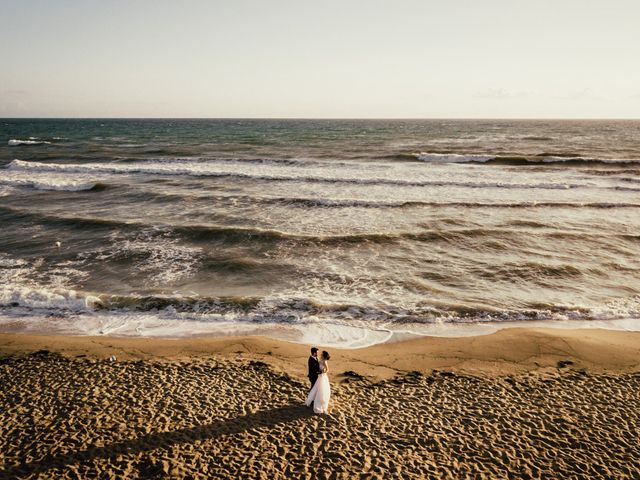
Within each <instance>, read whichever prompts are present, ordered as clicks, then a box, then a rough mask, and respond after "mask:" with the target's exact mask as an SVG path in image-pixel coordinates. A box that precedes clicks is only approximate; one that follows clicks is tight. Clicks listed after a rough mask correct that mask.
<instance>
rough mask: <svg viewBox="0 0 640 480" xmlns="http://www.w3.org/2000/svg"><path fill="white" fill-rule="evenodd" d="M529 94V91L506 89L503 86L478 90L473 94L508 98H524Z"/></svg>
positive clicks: (479, 96)
mask: <svg viewBox="0 0 640 480" xmlns="http://www.w3.org/2000/svg"><path fill="white" fill-rule="evenodd" d="M529 95H530V92H525V91H516V90H507V89H504V88H488V89H486V90H480V91H478V92H476V93H475V94H474V95H473V96H474V97H476V98H488V99H508V98H525V97H528V96H529Z"/></svg>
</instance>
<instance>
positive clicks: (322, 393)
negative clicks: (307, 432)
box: [304, 351, 331, 413]
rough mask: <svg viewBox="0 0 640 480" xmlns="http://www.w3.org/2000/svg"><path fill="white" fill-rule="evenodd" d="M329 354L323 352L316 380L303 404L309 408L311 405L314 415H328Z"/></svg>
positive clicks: (329, 392) (329, 389)
mask: <svg viewBox="0 0 640 480" xmlns="http://www.w3.org/2000/svg"><path fill="white" fill-rule="evenodd" d="M329 358H331V357H330V356H329V352H327V351H323V352H322V358H321V359H320V361H319V362H318V363H319V364H320V374H319V375H318V380H316V383H314V384H313V388H311V391H310V392H309V396H308V397H307V401H306V402H304V404H305V405H306V406H307V407H309V406H311V405H312V404H313V411H314V413H329V400H330V398H331V385H329V375H327V372H328V371H329Z"/></svg>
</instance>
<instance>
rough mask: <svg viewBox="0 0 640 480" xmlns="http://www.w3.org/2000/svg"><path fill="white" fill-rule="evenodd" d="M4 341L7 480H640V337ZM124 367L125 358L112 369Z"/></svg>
mask: <svg viewBox="0 0 640 480" xmlns="http://www.w3.org/2000/svg"><path fill="white" fill-rule="evenodd" d="M307 352H308V347H307V346H305V345H299V344H293V343H287V342H283V341H277V340H271V339H267V338H262V337H233V338H210V337H206V338H194V339H189V340H158V339H140V338H137V339H131V338H115V337H60V336H31V335H20V334H0V354H1V357H2V359H1V360H0V379H1V380H0V381H1V384H2V386H3V388H2V390H1V392H0V405H1V411H0V461H1V462H2V465H1V467H0V478H7V479H9V478H240V477H244V478H492V479H493V478H584V479H587V478H589V479H591V478H630V479H631V478H638V476H639V475H640V446H639V445H640V433H639V429H638V426H639V425H640V414H639V411H638V408H637V407H638V404H639V403H638V402H639V397H638V395H639V394H638V392H639V391H640V333H634V332H616V331H605V330H551V329H509V330H502V331H500V332H497V333H495V334H492V335H487V336H479V337H467V338H435V337H427V338H420V339H416V340H410V341H404V342H398V343H388V344H383V345H378V346H374V347H369V348H366V349H358V350H337V349H332V362H331V369H332V370H331V373H330V374H331V382H332V388H333V396H332V411H331V414H330V415H323V416H318V415H314V414H313V413H312V412H311V411H310V410H309V409H307V408H306V407H304V406H303V405H302V403H303V401H304V398H305V395H306V393H307V390H308V383H307V380H306V378H305V361H306V357H307ZM112 355H114V356H115V357H116V360H115V361H110V360H109V357H111V356H112Z"/></svg>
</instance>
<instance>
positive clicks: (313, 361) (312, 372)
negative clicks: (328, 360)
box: [307, 347, 320, 388]
mask: <svg viewBox="0 0 640 480" xmlns="http://www.w3.org/2000/svg"><path fill="white" fill-rule="evenodd" d="M307 365H308V366H309V374H308V375H307V377H309V381H310V382H311V388H313V385H314V383H316V380H318V374H319V373H320V363H319V362H318V349H317V348H316V347H311V356H310V357H309V361H308V362H307Z"/></svg>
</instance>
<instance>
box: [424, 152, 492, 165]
mask: <svg viewBox="0 0 640 480" xmlns="http://www.w3.org/2000/svg"><path fill="white" fill-rule="evenodd" d="M415 157H416V158H417V159H418V160H422V161H423V162H433V163H466V162H488V161H489V160H493V159H494V158H496V156H495V155H459V154H456V153H426V152H420V153H417V154H415Z"/></svg>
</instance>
